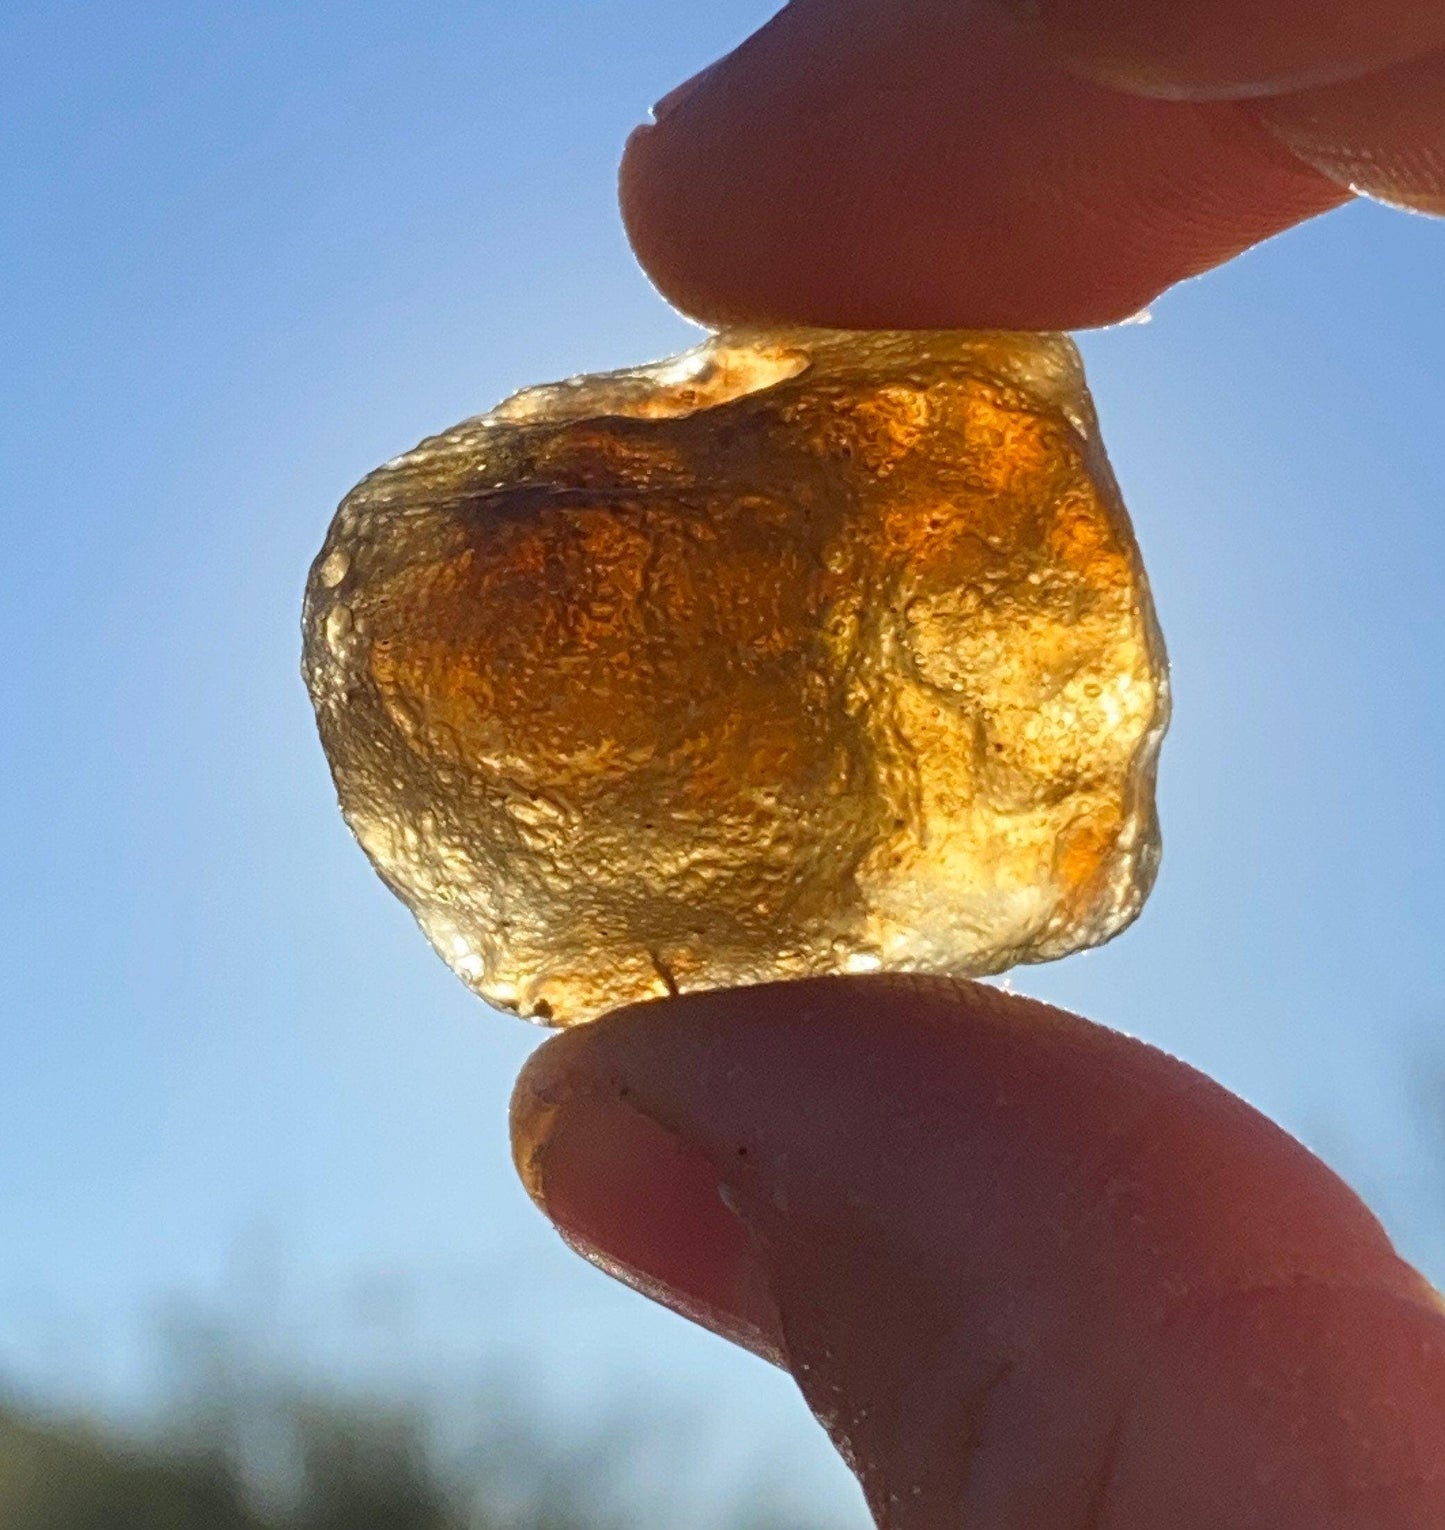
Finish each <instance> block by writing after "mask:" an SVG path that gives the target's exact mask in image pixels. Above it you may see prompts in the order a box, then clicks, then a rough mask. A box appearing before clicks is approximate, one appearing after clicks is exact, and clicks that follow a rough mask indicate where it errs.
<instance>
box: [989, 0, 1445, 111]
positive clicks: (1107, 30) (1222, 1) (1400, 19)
mask: <svg viewBox="0 0 1445 1530" xmlns="http://www.w3.org/2000/svg"><path fill="white" fill-rule="evenodd" d="M992 3H995V4H998V5H1000V6H1002V7H1003V8H1004V9H1005V10H1006V11H1007V12H1008V13H1009V14H1011V15H1013V16H1015V17H1016V18H1017V20H1018V22H1019V24H1020V26H1021V27H1023V28H1024V29H1025V30H1026V31H1028V32H1031V33H1034V34H1035V35H1037V36H1039V37H1041V38H1044V39H1046V40H1047V42H1048V45H1049V46H1050V48H1052V49H1053V50H1055V51H1056V52H1057V53H1058V54H1059V55H1060V56H1061V57H1065V58H1068V59H1069V60H1070V61H1071V62H1072V63H1073V64H1074V65H1075V66H1076V67H1083V68H1085V69H1087V70H1089V72H1090V73H1091V74H1093V75H1095V76H1096V77H1098V78H1100V79H1104V80H1107V81H1109V82H1110V83H1112V84H1115V85H1118V86H1119V87H1121V88H1123V89H1126V90H1140V91H1145V92H1150V93H1155V94H1159V95H1163V96H1172V97H1225V96H1254V95H1272V94H1275V93H1277V92H1280V91H1285V90H1302V89H1307V88H1310V87H1312V86H1315V85H1320V84H1326V83H1329V82H1332V81H1335V80H1341V79H1349V78H1352V77H1354V76H1356V75H1361V74H1364V73H1366V72H1368V71H1371V70H1375V69H1381V68H1384V67H1386V66H1388V65H1391V64H1397V63H1401V62H1403V61H1404V60H1407V59H1411V58H1414V57H1416V56H1417V55H1419V54H1421V53H1425V52H1427V51H1430V50H1432V49H1435V48H1441V47H1445V6H1442V5H1441V4H1440V0H1368V3H1366V0H992Z"/></svg>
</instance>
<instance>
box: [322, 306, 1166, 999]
mask: <svg viewBox="0 0 1445 1530" xmlns="http://www.w3.org/2000/svg"><path fill="white" fill-rule="evenodd" d="M304 621H305V674H306V681H307V684H308V686H309V688H310V691H311V695H312V699H313V701H314V702H315V706H316V713H317V719H318V722H319V724H320V729H321V736H322V739H323V741H324V743H325V747H326V753H327V755H328V757H329V759H330V762H331V768H332V772H333V774H334V777H335V780H336V787H337V791H338V793H339V795H340V799H341V805H342V810H343V812H344V813H345V815H346V819H347V822H348V823H349V824H350V825H351V827H352V829H353V830H354V832H355V834H356V837H357V838H358V839H359V840H360V842H361V844H362V846H363V847H364V848H365V850H366V853H367V854H368V855H369V856H370V858H371V860H372V862H373V864H374V865H375V866H376V869H377V870H378V871H379V872H380V873H381V875H382V877H383V878H384V880H385V881H386V882H387V884H388V885H389V886H390V887H391V888H392V889H393V890H394V891H395V892H396V893H397V895H398V896H399V897H400V898H401V899H402V900H403V901H404V902H405V903H406V904H407V905H408V906H409V907H410V908H411V910H412V911H413V913H414V914H415V915H416V917H417V919H418V921H419V922H420V924H421V926H422V928H423V929H424V930H425V931H426V933H427V935H428V936H429V937H430V939H431V941H432V943H433V945H434V946H435V947H436V949H437V950H438V951H439V952H440V954H441V955H442V957H443V958H444V959H445V960H446V961H447V962H448V963H449V964H450V965H451V966H452V968H453V969H454V970H455V971H456V972H457V973H458V975H459V976H460V977H462V978H463V979H464V980H465V981H466V982H467V983H468V984H469V985H470V986H471V987H472V988H473V989H475V990H476V992H477V993H479V994H481V995H482V996H483V997H484V998H486V999H488V1000H489V1001H491V1002H492V1003H493V1004H496V1005H499V1006H501V1007H502V1008H505V1009H511V1010H516V1011H518V1012H520V1013H522V1014H525V1015H528V1016H532V1017H535V1018H537V1019H541V1020H544V1021H548V1022H552V1023H558V1024H566V1023H570V1022H573V1021H579V1020H586V1019H589V1018H592V1017H594V1016H596V1015H597V1014H599V1013H601V1012H602V1011H603V1010H605V1009H608V1008H611V1007H613V1006H616V1005H618V1004H622V1003H626V1002H629V1001H633V1000H638V999H643V998H647V997H650V996H654V995H661V994H665V993H668V992H672V991H678V990H688V989H694V988H704V987H717V986H722V985H733V984H742V983H751V982H761V981H765V980H771V979H777V978H784V977H791V976H802V975H804V974H817V973H834V972H870V971H876V970H879V969H883V970H907V971H920V972H942V973H954V974H981V973H989V972H997V971H1000V970H1002V969H1003V968H1005V967H1009V966H1011V965H1013V964H1015V963H1018V962H1037V961H1044V960H1047V959H1049V958H1051V957H1056V956H1062V955H1065V954H1066V953H1068V952H1070V951H1074V950H1078V949H1079V948H1081V947H1084V946H1090V945H1094V944H1096V943H1098V942H1100V941H1104V940H1107V939H1108V938H1109V937H1110V936H1112V935H1114V934H1116V933H1117V932H1118V931H1119V930H1120V929H1122V928H1123V927H1124V926H1125V925H1126V924H1128V923H1129V922H1130V921H1131V920H1132V919H1133V918H1134V916H1135V915H1136V914H1137V913H1138V911H1139V908H1140V906H1141V904H1142V903H1143V901H1144V898H1145V896H1146V895H1147V893H1148V891H1149V888H1150V885H1151V883H1152V881H1153V878H1154V873H1155V868H1156V864H1157V861H1158V855H1159V840H1158V830H1157V823H1156V819H1155V812H1154V799H1153V788H1154V772H1155V760H1156V756H1157V752H1158V746H1159V742H1160V738H1161V736H1162V734H1163V731H1164V727H1165V724H1166V721H1167V715H1168V689H1167V672H1166V665H1165V658H1164V650H1163V645H1162V642H1161V640H1160V636H1159V632H1158V628H1157V625H1156V622H1155V618H1154V612H1153V608H1152V605H1151V603H1150V599H1149V592H1148V586H1147V584H1146V581H1145V577H1144V572H1143V569H1142V567H1141V565H1140V561H1139V556H1138V552H1137V549H1136V547H1135V544H1134V540H1133V536H1132V533H1131V531H1130V527H1129V522H1128V518H1127V516H1126V514H1125V511H1124V508H1123V506H1122V504H1121V503H1120V500H1119V496H1118V492H1117V490H1116V488H1115V485H1114V480H1113V477H1112V475H1111V473H1110V470H1109V465H1108V461H1107V459H1106V457H1105V455H1104V450H1103V447H1102V445H1101V444H1100V442H1099V438H1098V433H1097V429H1096V424H1095V419H1094V413H1093V408H1092V405H1091V403H1090V400H1089V396H1088V392H1087V389H1086V387H1085V385H1084V380H1083V373H1082V370H1081V367H1080V363H1079V359H1078V355H1077V352H1076V351H1075V349H1074V347H1073V345H1072V344H1071V343H1070V342H1069V341H1068V340H1066V339H1064V338H1062V337H1060V336H1054V335H1015V334H992V333H979V334H974V333H959V334H952V333H911V334H883V333H876V334H874V333H870V334H851V333H835V332H830V331H814V330H787V331H770V332H767V333H743V332H732V333H726V334H723V335H721V336H718V337H716V338H715V339H712V340H710V341H709V342H707V343H706V344H704V345H701V346H699V347H698V348H697V349H696V350H694V351H691V352H689V353H688V354H686V355H684V356H681V357H677V358H674V359H672V360H669V361H665V362H660V363H658V364H656V365H654V366H648V367H641V368H638V369H636V370H634V371H628V372H618V373H613V374H609V375H601V376H594V377H582V378H576V379H573V380H571V381H569V382H563V383H557V384H554V385H550V386H546V387H540V388H532V389H529V390H527V391H526V392H524V393H520V394H518V395H516V396H515V397H514V398H511V399H509V400H507V402H505V403H504V404H502V405H501V406H499V407H498V408H497V409H495V410H494V411H493V412H492V413H491V414H489V415H485V416H482V417H481V418H478V419H472V420H467V421H465V422H463V423H462V424H460V425H457V426H455V427H454V428H453V429H451V430H449V431H446V432H445V433H444V434H442V435H440V436H435V437H432V438H431V439H430V440H427V441H424V442H423V443H422V444H421V445H420V446H418V447H417V448H416V449H415V450H414V451H411V452H408V453H407V454H406V455H405V456H402V457H398V458H396V459H395V460H394V461H392V462H389V463H387V464H386V466H384V467H382V468H380V469H378V470H377V471H376V472H374V473H372V474H371V475H370V477H368V478H367V479H366V480H365V481H364V482H363V483H361V484H360V485H359V486H358V487H357V488H356V489H354V490H353V491H352V492H351V494H349V495H348V496H347V498H346V499H345V501H344V502H343V503H342V505H341V508H340V509H339V510H338V512H337V515H336V518H335V521H334V522H333V524H332V526H331V530H330V533H329V535H328V536H327V539H326V544H325V546H324V547H323V548H322V550H321V553H320V555H319V556H318V557H317V559H316V562H315V564H314V566H313V568H312V570H311V577H310V581H309V584H308V586H307V591H306V608H305V619H304Z"/></svg>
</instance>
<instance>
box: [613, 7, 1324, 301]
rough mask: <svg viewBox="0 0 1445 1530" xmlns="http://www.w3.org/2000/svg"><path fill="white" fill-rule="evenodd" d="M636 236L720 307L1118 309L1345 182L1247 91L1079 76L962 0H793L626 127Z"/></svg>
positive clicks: (654, 261)
mask: <svg viewBox="0 0 1445 1530" xmlns="http://www.w3.org/2000/svg"><path fill="white" fill-rule="evenodd" d="M621 197H622V208H623V215H624V218H625V221H626V224H627V229H628V233H629V235H630V237H631V239H632V243H633V248H634V249H635V251H636V253H637V255H638V258H639V259H640V260H641V262H642V264H643V266H644V267H645V268H646V270H647V271H648V273H649V274H650V275H651V277H652V279H653V280H654V282H656V284H657V285H658V287H659V288H660V289H661V291H662V292H663V294H664V296H666V297H667V298H669V299H670V300H671V301H672V302H674V303H675V304H676V305H677V306H678V307H680V308H682V309H683V310H684V311H685V312H687V313H690V314H692V315H693V316H694V317H696V318H698V319H701V320H703V321H705V322H707V323H710V324H724V323H736V322H798V323H810V324H822V325H836V326H842V327H859V328H886V327H904V328H949V327H969V326H997V327H1013V328H1021V329H1052V328H1073V327H1077V326H1083V325H1091V324H1103V323H1109V322H1112V321H1115V320H1119V319H1123V318H1126V317H1128V316H1129V315H1131V314H1133V313H1136V312H1137V311H1138V310H1139V309H1141V308H1143V307H1144V306H1145V305H1146V304H1148V303H1149V302H1150V301H1151V300H1152V299H1153V298H1155V297H1156V296H1157V295H1158V294H1159V293H1160V292H1162V291H1163V290H1164V289H1165V288H1166V287H1168V286H1170V285H1172V284H1173V283H1175V282H1178V281H1180V280H1182V279H1183V278H1185V277H1187V276H1191V275H1194V274H1196V273H1198V272H1201V271H1204V270H1207V269H1209V268H1210V267H1212V266H1215V265H1218V264H1219V263H1220V262H1222V261H1224V260H1227V259H1229V258H1230V257H1231V256H1233V255H1236V254H1238V253H1239V252H1240V251H1241V250H1244V249H1246V248H1248V247H1249V246H1250V245H1252V244H1255V243H1257V242H1258V241H1259V240H1261V239H1264V238H1267V237H1268V236H1269V235H1271V234H1274V233H1277V232H1278V231H1279V230H1281V229H1284V228H1287V227H1289V226H1290V225H1291V224H1294V223H1297V222H1299V221H1300V220H1301V219H1304V218H1308V217H1310V216H1312V215H1314V214H1316V213H1319V212H1323V211H1325V210H1326V209H1328V208H1330V207H1333V206H1335V205H1337V204H1338V203H1339V202H1341V201H1343V200H1345V198H1346V193H1345V192H1344V191H1343V190H1342V189H1341V188H1340V187H1338V186H1337V185H1335V184H1334V183H1333V182H1331V181H1329V180H1328V179H1326V178H1325V177H1324V176H1322V175H1320V174H1319V173H1318V171H1316V170H1315V169H1313V168H1312V167H1310V166H1308V165H1305V164H1303V163H1302V162H1301V161H1300V160H1299V159H1298V158H1296V157H1295V156H1294V155H1292V154H1290V153H1289V152H1287V151H1286V150H1285V149H1284V148H1283V146H1282V145H1281V144H1280V142H1279V141H1278V139H1277V138H1275V137H1274V136H1273V135H1272V134H1271V133H1270V132H1269V131H1267V130H1266V129H1265V128H1264V127H1263V126H1262V125H1261V124H1260V123H1259V122H1258V121H1257V120H1256V119H1255V118H1254V117H1253V116H1252V115H1251V114H1250V113H1249V112H1248V111H1246V110H1245V109H1244V108H1243V107H1241V106H1240V105H1238V104H1237V103H1232V102H1215V103H1196V102H1184V103H1181V102H1165V101H1155V100H1147V99H1144V98H1142V97H1139V96H1131V95H1127V94H1124V93H1122V92H1119V91H1116V90H1112V89H1109V88H1106V87H1104V86H1101V85H1098V84H1095V83H1092V82H1090V81H1088V80H1085V79H1082V78H1079V77H1077V76H1076V75H1074V74H1071V73H1070V72H1068V71H1067V70H1065V68H1064V67H1063V66H1062V65H1060V64H1059V63H1058V62H1057V61H1055V60H1053V59H1051V58H1050V57H1048V56H1047V55H1046V53H1044V52H1043V51H1042V50H1041V49H1040V48H1039V47H1038V46H1036V45H1034V44H1032V43H1030V42H1029V41H1028V40H1027V39H1026V38H1024V37H1022V36H1021V34H1020V32H1019V30H1018V29H1017V28H1015V27H1013V26H1011V25H1010V24H1009V23H1008V22H1007V21H1006V20H1005V19H1003V18H1002V17H1001V16H999V15H998V14H997V13H996V12H993V11H989V10H986V9H984V8H981V7H979V6H976V5H969V4H960V3H958V0H891V3H889V4H887V5H881V4H879V3H878V0H794V3H793V4H792V5H789V6H788V7H787V8H786V9H785V10H784V11H782V12H780V13H779V14H778V15H777V16H775V17H774V18H773V20H772V21H771V22H769V23H768V24H767V25H766V26H765V27H763V28H762V30H761V31H760V32H758V33H756V34H755V35H754V36H753V37H752V38H750V39H749V40H748V41H747V42H746V43H744V44H743V46H742V47H741V48H739V49H738V50H737V51H736V52H735V53H733V54H731V55H729V56H728V57H727V58H726V59H723V60H722V61H720V62H719V63H718V64H717V65H715V66H713V68H712V69H711V70H709V71H707V72H706V73H705V74H704V75H703V76H702V77H700V78H699V79H698V80H696V81H694V82H691V84H690V86H689V87H686V88H684V89H683V90H682V91H680V92H675V93H674V95H673V97H672V98H670V99H669V101H668V102H667V103H666V104H665V106H664V107H663V108H660V111H659V120H658V121H657V122H656V123H655V124H654V125H651V126H646V127H642V128H639V129H638V130H637V131H636V132H635V133H634V134H633V135H632V138H631V140H630V141H629V144H628V148H627V152H626V155H625V157H624V160H623V165H622V171H621Z"/></svg>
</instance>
